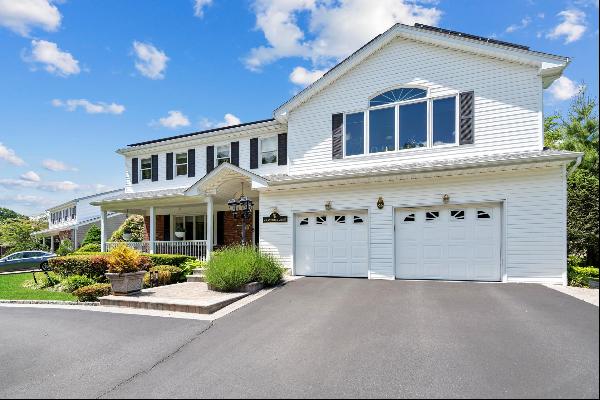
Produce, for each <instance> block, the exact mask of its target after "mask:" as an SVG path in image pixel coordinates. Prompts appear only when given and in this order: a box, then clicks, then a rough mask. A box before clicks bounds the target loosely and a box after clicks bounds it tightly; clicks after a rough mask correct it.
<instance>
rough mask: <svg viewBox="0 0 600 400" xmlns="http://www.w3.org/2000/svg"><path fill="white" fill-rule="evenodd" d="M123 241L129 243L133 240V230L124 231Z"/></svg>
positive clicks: (126, 229) (127, 228)
mask: <svg viewBox="0 0 600 400" xmlns="http://www.w3.org/2000/svg"><path fill="white" fill-rule="evenodd" d="M123 240H124V241H126V242H129V241H130V240H131V228H129V227H126V228H125V229H124V230H123Z"/></svg>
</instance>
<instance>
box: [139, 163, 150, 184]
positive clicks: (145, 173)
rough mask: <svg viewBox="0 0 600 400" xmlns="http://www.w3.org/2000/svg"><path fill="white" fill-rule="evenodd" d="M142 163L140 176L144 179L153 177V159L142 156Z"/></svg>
mask: <svg viewBox="0 0 600 400" xmlns="http://www.w3.org/2000/svg"><path fill="white" fill-rule="evenodd" d="M140 164H141V165H140V176H141V178H142V180H150V179H152V159H151V158H142V161H141V162H140Z"/></svg>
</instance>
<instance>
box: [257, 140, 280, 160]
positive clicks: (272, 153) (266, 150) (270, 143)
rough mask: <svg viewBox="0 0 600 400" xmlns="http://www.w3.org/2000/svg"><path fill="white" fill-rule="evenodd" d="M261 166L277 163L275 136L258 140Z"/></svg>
mask: <svg viewBox="0 0 600 400" xmlns="http://www.w3.org/2000/svg"><path fill="white" fill-rule="evenodd" d="M260 159H261V164H273V163H276V162H277V136H272V137H268V138H263V139H260Z"/></svg>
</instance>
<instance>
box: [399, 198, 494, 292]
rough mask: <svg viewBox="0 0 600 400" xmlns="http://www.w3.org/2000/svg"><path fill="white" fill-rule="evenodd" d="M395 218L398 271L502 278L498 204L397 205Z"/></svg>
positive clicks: (438, 276) (419, 275) (444, 276)
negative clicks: (408, 207) (412, 208)
mask: <svg viewBox="0 0 600 400" xmlns="http://www.w3.org/2000/svg"><path fill="white" fill-rule="evenodd" d="M410 215H414V219H413V218H409V221H406V218H407V216H410ZM395 224H396V234H395V241H396V244H395V246H396V277H398V278H407V279H451V280H486V281H498V280H500V277H501V274H500V240H501V236H500V232H501V229H500V207H499V206H494V207H490V206H485V207H481V206H467V205H464V206H448V207H439V206H438V207H435V208H434V207H430V208H422V209H416V210H397V211H396V213H395Z"/></svg>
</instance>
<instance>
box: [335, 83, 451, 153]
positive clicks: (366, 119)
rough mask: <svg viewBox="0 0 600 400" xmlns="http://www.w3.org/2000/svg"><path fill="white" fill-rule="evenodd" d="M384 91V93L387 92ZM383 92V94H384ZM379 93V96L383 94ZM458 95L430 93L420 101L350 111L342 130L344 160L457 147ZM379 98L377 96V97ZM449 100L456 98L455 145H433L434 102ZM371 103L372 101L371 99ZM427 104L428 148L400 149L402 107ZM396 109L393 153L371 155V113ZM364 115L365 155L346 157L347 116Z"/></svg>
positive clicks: (346, 113) (344, 119)
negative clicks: (384, 109)
mask: <svg viewBox="0 0 600 400" xmlns="http://www.w3.org/2000/svg"><path fill="white" fill-rule="evenodd" d="M388 90H391V89H387V90H385V91H388ZM385 91H384V92H385ZM384 92H381V93H384ZM381 93H379V94H381ZM458 95H459V94H458V93H454V94H451V95H444V96H437V97H433V96H430V94H429V91H428V92H427V96H426V97H422V98H420V99H414V100H406V101H399V102H395V103H389V104H384V105H380V106H375V107H367V109H362V110H354V111H348V112H345V113H344V115H343V129H342V143H343V146H342V147H343V151H344V158H361V157H372V156H377V155H383V154H390V153H407V152H408V153H410V152H422V151H432V150H437V149H443V148H447V147H456V146H458V145H459V139H460V134H459V121H460V116H459V99H458ZM376 96H377V95H376ZM449 98H454V99H455V112H454V143H447V144H440V145H435V146H434V145H433V101H434V100H443V99H449ZM369 101H370V99H369ZM423 102H426V103H427V146H425V147H417V148H413V149H400V148H399V146H400V132H399V129H400V122H399V120H398V116H399V112H400V107H401V106H403V105H409V104H416V103H423ZM392 107H394V109H395V110H394V117H395V121H394V127H395V128H394V129H395V132H394V150H391V151H380V152H376V153H371V152H370V151H369V111H371V110H379V109H382V108H392ZM360 112H362V113H363V146H364V148H363V154H354V155H346V115H348V114H357V113H360Z"/></svg>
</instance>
